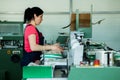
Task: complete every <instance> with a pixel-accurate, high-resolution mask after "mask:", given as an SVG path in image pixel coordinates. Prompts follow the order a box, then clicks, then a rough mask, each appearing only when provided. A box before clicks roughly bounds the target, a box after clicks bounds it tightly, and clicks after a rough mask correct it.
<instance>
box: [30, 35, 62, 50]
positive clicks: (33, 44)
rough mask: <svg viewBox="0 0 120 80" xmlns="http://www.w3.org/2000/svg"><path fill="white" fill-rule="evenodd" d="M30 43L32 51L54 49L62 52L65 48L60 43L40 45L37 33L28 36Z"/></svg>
mask: <svg viewBox="0 0 120 80" xmlns="http://www.w3.org/2000/svg"><path fill="white" fill-rule="evenodd" d="M28 39H29V43H30V48H31V50H32V51H44V50H53V51H57V52H62V51H63V48H62V47H60V46H59V45H58V44H57V45H56V44H54V45H39V44H37V43H36V36H35V34H31V35H29V37H28Z"/></svg>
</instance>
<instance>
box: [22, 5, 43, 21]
mask: <svg viewBox="0 0 120 80" xmlns="http://www.w3.org/2000/svg"><path fill="white" fill-rule="evenodd" d="M43 13H44V11H43V10H42V9H40V8H39V7H32V8H27V9H26V10H25V12H24V23H26V22H29V21H30V20H32V19H34V14H36V16H39V15H41V14H43Z"/></svg>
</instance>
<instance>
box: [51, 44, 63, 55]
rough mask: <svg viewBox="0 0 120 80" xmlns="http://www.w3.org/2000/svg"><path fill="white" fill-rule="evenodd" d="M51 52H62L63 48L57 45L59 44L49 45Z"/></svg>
mask: <svg viewBox="0 0 120 80" xmlns="http://www.w3.org/2000/svg"><path fill="white" fill-rule="evenodd" d="M51 50H52V51H55V52H58V53H60V52H63V48H62V47H61V46H60V45H59V43H56V44H53V45H51Z"/></svg>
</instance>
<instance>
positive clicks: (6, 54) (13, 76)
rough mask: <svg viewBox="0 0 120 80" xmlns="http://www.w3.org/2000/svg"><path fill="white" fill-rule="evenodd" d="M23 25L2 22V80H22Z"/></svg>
mask: <svg viewBox="0 0 120 80" xmlns="http://www.w3.org/2000/svg"><path fill="white" fill-rule="evenodd" d="M22 46H23V23H22V22H6V21H5V22H0V80H21V78H22V68H21V65H20V61H21V57H22Z"/></svg>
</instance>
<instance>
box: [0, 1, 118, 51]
mask: <svg viewBox="0 0 120 80" xmlns="http://www.w3.org/2000/svg"><path fill="white" fill-rule="evenodd" d="M69 1H70V0H0V6H1V7H0V20H1V21H4V20H8V21H23V13H24V10H25V9H26V8H27V7H32V6H38V7H41V8H42V9H43V10H44V11H45V12H69V3H70V2H69ZM119 3H120V0H73V6H72V7H73V12H74V11H76V9H79V10H80V12H84V11H88V12H90V11H91V5H92V6H93V8H92V9H93V12H94V11H95V12H103V14H93V15H92V22H96V21H98V20H100V19H105V20H104V21H103V22H102V23H101V24H96V25H93V26H92V27H93V31H92V32H93V34H92V39H93V40H94V41H99V42H105V43H107V44H108V45H109V46H110V47H112V48H114V49H116V50H120V37H119V34H120V12H119V13H116V14H109V13H104V12H106V11H110V12H113V11H120V6H119ZM14 13H15V14H14ZM17 13H18V14H17ZM43 19H44V20H43V23H42V24H41V25H39V30H40V31H41V32H43V34H44V35H45V37H46V39H47V40H48V42H51V41H55V40H56V38H57V36H58V32H69V28H68V29H65V30H62V29H61V28H62V27H63V26H66V25H68V24H69V22H70V15H69V14H61V15H60V14H45V15H44V17H43Z"/></svg>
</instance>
